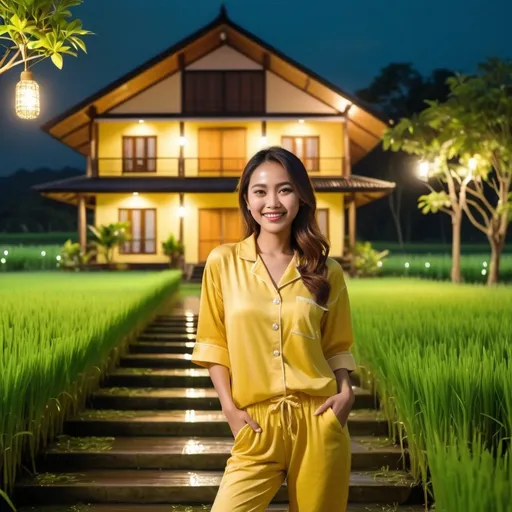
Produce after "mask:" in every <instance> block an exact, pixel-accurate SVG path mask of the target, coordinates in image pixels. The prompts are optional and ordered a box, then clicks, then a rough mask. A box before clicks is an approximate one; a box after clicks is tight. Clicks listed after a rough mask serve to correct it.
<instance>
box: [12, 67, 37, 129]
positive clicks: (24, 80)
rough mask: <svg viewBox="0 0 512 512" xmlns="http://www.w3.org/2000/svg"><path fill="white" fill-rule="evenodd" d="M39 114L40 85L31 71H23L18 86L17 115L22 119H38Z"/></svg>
mask: <svg viewBox="0 0 512 512" xmlns="http://www.w3.org/2000/svg"><path fill="white" fill-rule="evenodd" d="M39 112H40V106H39V85H38V84H37V82H36V81H35V80H34V76H33V74H32V72H31V71H23V72H22V73H21V77H20V81H19V82H18V83H17V84H16V115H17V116H18V117H19V118H21V119H36V118H37V117H38V116H39Z"/></svg>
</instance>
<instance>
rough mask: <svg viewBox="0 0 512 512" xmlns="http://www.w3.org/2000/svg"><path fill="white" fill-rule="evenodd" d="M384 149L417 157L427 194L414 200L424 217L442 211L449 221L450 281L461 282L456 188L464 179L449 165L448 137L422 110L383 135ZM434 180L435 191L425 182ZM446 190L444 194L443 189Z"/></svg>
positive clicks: (458, 197)
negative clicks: (436, 186)
mask: <svg viewBox="0 0 512 512" xmlns="http://www.w3.org/2000/svg"><path fill="white" fill-rule="evenodd" d="M383 144H384V149H386V150H388V149H391V150H392V151H405V152H406V153H409V154H414V155H418V156H419V157H420V158H421V159H422V161H421V162H420V164H419V165H420V169H419V170H420V177H421V178H422V179H424V181H425V182H426V183H425V184H426V186H427V187H428V188H429V189H430V194H428V195H422V196H420V198H419V199H418V207H419V208H420V209H421V211H422V212H423V213H424V214H427V213H437V212H444V213H446V214H448V215H450V217H451V221H452V268H451V280H452V282H454V283H459V282H460V281H461V271H460V252H461V250H460V247H461V236H460V235H461V226H462V215H463V207H462V205H461V202H460V201H461V196H460V194H458V190H457V185H460V184H461V183H462V180H463V179H464V176H461V175H460V174H459V167H460V166H456V165H453V163H452V159H453V156H454V155H453V147H452V144H451V139H450V138H449V134H448V133H447V132H445V131H442V130H441V131H437V130H435V129H433V128H432V127H431V126H430V124H429V111H428V110H424V111H423V112H422V113H420V114H419V115H416V116H413V117H412V118H411V119H408V118H404V119H402V120H401V121H400V122H399V123H398V124H397V125H396V126H395V127H394V128H392V129H389V130H387V131H386V133H385V134H384V141H383ZM428 177H430V178H437V179H438V180H439V183H440V185H441V190H440V191H438V190H436V189H434V187H432V186H431V185H430V184H429V183H428V181H427V179H428ZM445 189H447V191H446V190H445Z"/></svg>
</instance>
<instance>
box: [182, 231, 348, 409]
mask: <svg viewBox="0 0 512 512" xmlns="http://www.w3.org/2000/svg"><path fill="white" fill-rule="evenodd" d="M327 269H328V273H327V279H328V280H329V283H330V285H331V291H330V296H329V300H328V302H327V304H325V305H324V306H320V305H319V304H317V303H316V302H315V300H314V297H313V296H312V295H311V293H310V292H309V290H308V289H307V288H306V286H305V285H304V283H303V282H302V279H301V276H300V273H299V270H298V268H297V255H295V256H294V257H293V259H292V261H291V262H290V264H289V265H288V267H287V269H286V270H285V272H284V274H283V276H282V277H281V279H280V281H279V283H278V285H277V288H276V286H275V285H274V284H273V282H272V279H271V277H270V274H269V273H268V271H267V268H266V267H265V264H264V263H263V261H262V259H261V258H260V257H259V255H258V254H257V251H256V237H255V235H251V236H250V237H248V238H246V239H245V240H243V241H241V242H239V243H236V244H225V245H221V246H219V247H217V248H215V249H214V250H213V251H212V252H211V253H210V255H209V256H208V259H207V262H206V265H205V270H204V275H203V282H202V289H201V301H200V309H199V318H198V326H197V338H196V343H195V345H194V350H193V353H192V361H193V362H194V363H196V364H198V365H200V366H204V367H208V366H210V365H211V364H221V365H223V366H226V367H227V368H228V369H229V372H230V377H231V390H232V396H233V401H234V403H235V405H236V406H237V407H239V408H244V407H247V406H248V405H251V404H253V403H257V402H260V401H263V400H267V399H269V398H274V397H276V396H282V395H283V394H288V393H293V392H296V391H302V392H304V393H308V394H310V395H315V396H331V395H334V394H336V393H337V383H336V378H335V375H334V370H337V369H339V368H346V369H347V370H349V371H353V370H355V369H356V363H355V360H354V357H353V356H352V354H351V353H350V347H351V346H352V344H353V333H352V322H351V316H350V304H349V298H348V294H347V288H346V284H345V279H344V275H343V269H342V268H341V266H340V265H339V263H337V262H336V261H335V260H333V259H331V258H329V259H328V260H327Z"/></svg>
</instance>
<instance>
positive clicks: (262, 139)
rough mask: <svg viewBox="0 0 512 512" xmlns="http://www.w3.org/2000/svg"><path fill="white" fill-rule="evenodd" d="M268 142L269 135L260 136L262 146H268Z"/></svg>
mask: <svg viewBox="0 0 512 512" xmlns="http://www.w3.org/2000/svg"><path fill="white" fill-rule="evenodd" d="M267 142H268V139H267V137H265V136H261V137H260V145H261V146H266V145H267Z"/></svg>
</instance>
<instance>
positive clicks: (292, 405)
mask: <svg viewBox="0 0 512 512" xmlns="http://www.w3.org/2000/svg"><path fill="white" fill-rule="evenodd" d="M271 403H272V404H273V405H271V406H270V407H269V408H268V413H267V414H269V413H271V412H274V411H277V410H278V409H280V413H281V418H280V423H281V427H284V424H285V423H286V425H287V428H288V433H289V434H290V436H291V438H292V439H294V440H295V438H296V437H297V433H296V432H294V430H293V419H294V415H293V409H298V408H299V407H300V401H299V399H298V397H296V396H295V395H286V396H282V397H276V398H273V399H272V400H271ZM285 409H286V411H287V412H288V420H286V417H285ZM295 423H296V426H297V428H298V421H296V422H295Z"/></svg>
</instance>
